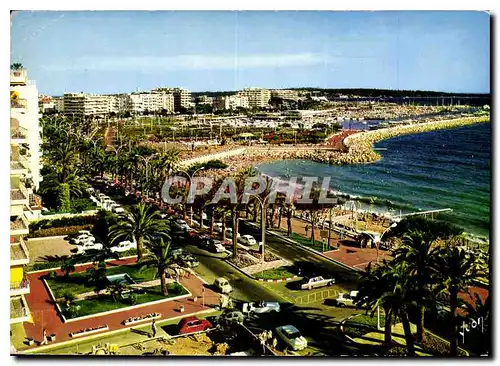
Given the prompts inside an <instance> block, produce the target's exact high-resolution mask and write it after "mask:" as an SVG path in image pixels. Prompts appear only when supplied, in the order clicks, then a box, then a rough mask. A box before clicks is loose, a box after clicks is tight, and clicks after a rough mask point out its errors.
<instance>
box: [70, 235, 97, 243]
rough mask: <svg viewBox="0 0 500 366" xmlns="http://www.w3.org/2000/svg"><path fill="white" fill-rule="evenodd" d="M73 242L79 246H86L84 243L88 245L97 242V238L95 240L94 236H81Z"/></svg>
mask: <svg viewBox="0 0 500 366" xmlns="http://www.w3.org/2000/svg"><path fill="white" fill-rule="evenodd" d="M72 240H73V241H74V243H75V244H77V245H78V244H84V243H87V242H95V238H94V236H93V235H92V234H91V235H87V234H80V235H78V236H77V237H76V238H74V239H72ZM70 242H71V241H70Z"/></svg>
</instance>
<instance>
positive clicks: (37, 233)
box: [28, 225, 92, 238]
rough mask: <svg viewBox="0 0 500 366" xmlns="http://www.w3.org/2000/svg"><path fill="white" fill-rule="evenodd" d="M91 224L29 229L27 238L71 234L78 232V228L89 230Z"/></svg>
mask: <svg viewBox="0 0 500 366" xmlns="http://www.w3.org/2000/svg"><path fill="white" fill-rule="evenodd" d="M91 229H92V225H77V226H65V227H52V228H48V229H38V230H33V231H30V233H29V234H28V238H44V237H47V236H61V235H65V236H66V235H72V234H76V233H78V232H79V231H80V230H91Z"/></svg>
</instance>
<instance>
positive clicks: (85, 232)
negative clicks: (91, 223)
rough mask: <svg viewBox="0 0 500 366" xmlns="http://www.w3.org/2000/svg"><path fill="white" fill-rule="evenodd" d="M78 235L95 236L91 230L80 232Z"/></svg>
mask: <svg viewBox="0 0 500 366" xmlns="http://www.w3.org/2000/svg"><path fill="white" fill-rule="evenodd" d="M78 235H87V236H93V235H92V233H91V232H90V231H89V230H80V231H79V232H78Z"/></svg>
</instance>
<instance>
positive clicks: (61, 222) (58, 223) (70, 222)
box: [30, 215, 97, 230]
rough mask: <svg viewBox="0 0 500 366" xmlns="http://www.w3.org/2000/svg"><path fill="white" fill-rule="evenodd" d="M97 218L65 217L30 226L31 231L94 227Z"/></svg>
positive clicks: (33, 223)
mask: <svg viewBox="0 0 500 366" xmlns="http://www.w3.org/2000/svg"><path fill="white" fill-rule="evenodd" d="M96 220H97V218H96V216H95V215H89V216H74V217H63V218H60V219H54V220H48V219H45V220H39V221H35V222H32V223H31V224H30V229H31V230H38V229H48V228H56V227H64V226H77V225H94V224H95V222H96Z"/></svg>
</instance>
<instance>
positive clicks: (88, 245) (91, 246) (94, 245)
mask: <svg viewBox="0 0 500 366" xmlns="http://www.w3.org/2000/svg"><path fill="white" fill-rule="evenodd" d="M102 248H103V245H102V244H101V243H95V242H87V243H84V244H82V245H79V246H78V250H77V253H85V252H86V251H87V250H100V249H102Z"/></svg>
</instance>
